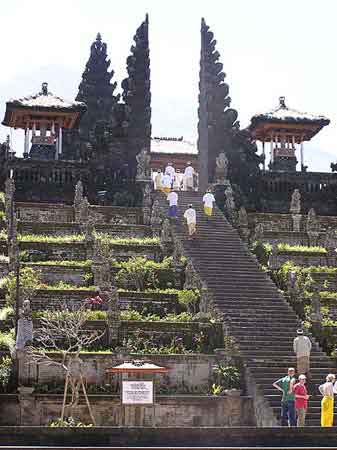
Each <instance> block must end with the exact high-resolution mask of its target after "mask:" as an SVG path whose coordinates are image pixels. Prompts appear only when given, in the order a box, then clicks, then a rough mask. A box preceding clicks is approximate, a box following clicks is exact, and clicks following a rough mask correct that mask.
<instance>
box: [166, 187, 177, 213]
mask: <svg viewBox="0 0 337 450" xmlns="http://www.w3.org/2000/svg"><path fill="white" fill-rule="evenodd" d="M167 201H168V202H169V211H168V215H169V217H171V218H172V219H176V218H177V212H178V194H177V193H176V192H174V191H172V192H170V193H169V194H168V196H167Z"/></svg>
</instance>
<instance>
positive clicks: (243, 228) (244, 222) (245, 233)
mask: <svg viewBox="0 0 337 450" xmlns="http://www.w3.org/2000/svg"><path fill="white" fill-rule="evenodd" d="M238 231H239V234H240V236H241V238H242V239H243V240H244V241H246V242H247V241H248V237H249V228H248V214H247V211H246V208H245V207H244V206H241V208H240V209H239V214H238Z"/></svg>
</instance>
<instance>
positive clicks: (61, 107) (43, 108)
mask: <svg viewBox="0 0 337 450" xmlns="http://www.w3.org/2000/svg"><path fill="white" fill-rule="evenodd" d="M86 110H87V105H86V104H85V103H83V102H78V101H75V100H65V99H63V98H62V97H59V96H57V95H54V94H53V93H52V92H50V91H48V84H47V83H42V90H41V91H40V92H38V93H36V94H33V95H29V96H27V97H22V98H19V99H10V100H9V101H8V102H7V103H6V112H5V117H4V120H3V122H2V124H3V125H7V126H15V127H16V128H18V127H20V126H21V124H19V125H18V124H15V125H14V124H13V116H14V115H15V114H16V113H18V112H19V111H30V112H31V113H32V114H36V113H37V112H40V113H57V114H60V113H62V114H63V115H73V114H76V124H77V123H78V121H79V119H80V117H81V115H82V114H84V113H85V112H86ZM73 125H75V124H73Z"/></svg>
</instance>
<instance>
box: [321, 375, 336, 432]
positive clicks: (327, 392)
mask: <svg viewBox="0 0 337 450" xmlns="http://www.w3.org/2000/svg"><path fill="white" fill-rule="evenodd" d="M335 382H336V377H335V375H334V374H333V373H329V375H327V377H326V382H325V383H324V384H321V385H320V386H319V388H318V389H319V392H320V393H321V394H322V395H323V398H322V402H321V427H332V426H333V410H334V394H335V393H336V383H335Z"/></svg>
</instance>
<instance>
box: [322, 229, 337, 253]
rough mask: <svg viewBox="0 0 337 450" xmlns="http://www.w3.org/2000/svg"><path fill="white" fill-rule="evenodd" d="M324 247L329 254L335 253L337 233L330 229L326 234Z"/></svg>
mask: <svg viewBox="0 0 337 450" xmlns="http://www.w3.org/2000/svg"><path fill="white" fill-rule="evenodd" d="M324 247H325V248H326V249H327V250H328V252H329V253H334V251H335V248H336V233H335V230H334V229H333V228H331V227H329V228H328V229H327V231H326V233H325V239H324Z"/></svg>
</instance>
